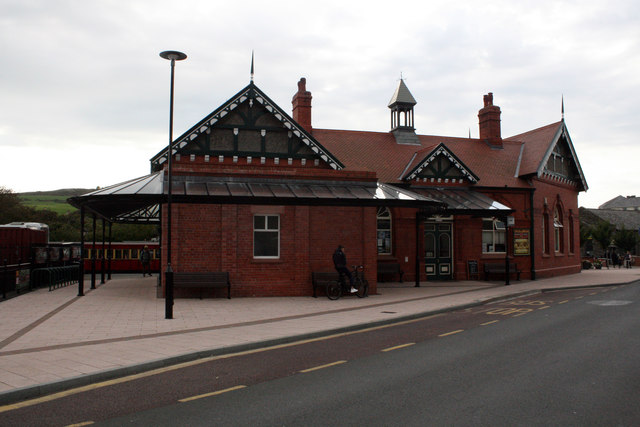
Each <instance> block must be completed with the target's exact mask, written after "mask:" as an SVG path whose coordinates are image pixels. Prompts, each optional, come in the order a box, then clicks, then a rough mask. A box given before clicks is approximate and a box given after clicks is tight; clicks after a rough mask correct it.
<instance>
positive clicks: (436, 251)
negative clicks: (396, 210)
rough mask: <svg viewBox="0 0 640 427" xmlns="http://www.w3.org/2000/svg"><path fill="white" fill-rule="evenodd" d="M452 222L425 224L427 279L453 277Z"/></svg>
mask: <svg viewBox="0 0 640 427" xmlns="http://www.w3.org/2000/svg"><path fill="white" fill-rule="evenodd" d="M452 249H453V248H452V243H451V224H450V223H440V222H426V223H425V224H424V262H425V267H424V268H425V272H426V273H427V280H449V279H451V274H452V271H451V254H452V253H453V251H452Z"/></svg>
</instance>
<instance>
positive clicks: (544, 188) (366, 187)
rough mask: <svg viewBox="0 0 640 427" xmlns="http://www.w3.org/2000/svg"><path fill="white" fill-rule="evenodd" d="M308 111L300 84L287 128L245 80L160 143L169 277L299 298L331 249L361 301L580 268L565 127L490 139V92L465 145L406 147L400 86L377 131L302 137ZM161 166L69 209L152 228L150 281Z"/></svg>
mask: <svg viewBox="0 0 640 427" xmlns="http://www.w3.org/2000/svg"><path fill="white" fill-rule="evenodd" d="M390 92H391V91H390ZM311 99H312V96H311V93H310V92H308V91H307V90H306V81H305V79H304V78H303V79H301V80H300V81H299V82H298V90H297V92H296V93H295V95H294V96H293V100H292V104H293V113H292V116H290V115H289V114H288V113H287V112H285V110H284V109H282V108H281V107H280V106H278V105H277V104H275V103H274V102H273V101H272V100H271V99H270V98H269V97H268V96H267V95H266V94H265V93H264V92H263V91H262V90H261V89H259V88H258V87H257V86H256V85H255V84H254V82H253V80H251V82H250V83H249V85H248V86H246V87H245V88H243V89H242V90H240V91H239V92H238V93H237V94H235V95H233V96H232V97H231V98H230V99H229V100H228V101H227V102H225V103H224V104H223V105H221V106H219V107H218V108H216V109H215V110H214V111H213V112H212V113H211V114H209V115H207V116H206V117H204V118H203V119H202V120H201V121H200V122H198V123H196V124H195V125H194V126H193V127H192V128H191V129H189V130H188V131H187V132H185V133H184V134H183V135H181V136H180V137H178V138H177V139H174V142H173V144H172V147H173V148H172V155H173V157H172V183H173V185H172V192H171V194H172V196H171V197H172V211H171V239H172V240H171V251H172V255H171V256H172V259H171V266H172V269H173V271H174V272H218V271H220V272H228V273H229V277H230V281H231V284H232V287H231V295H232V296H234V297H235V296H285V295H287V296H305V295H306V296H309V295H311V294H312V292H313V288H312V279H311V278H312V272H315V271H333V264H332V253H333V251H334V250H335V249H336V247H337V246H338V245H339V244H342V245H344V246H345V247H346V250H345V253H346V255H347V259H348V262H349V264H363V265H364V266H365V275H366V278H367V279H368V281H369V284H370V289H369V292H370V293H375V292H376V288H377V282H378V281H383V280H384V281H399V280H401V278H402V279H403V280H404V281H405V282H415V284H416V285H417V286H418V285H420V284H421V283H422V284H423V285H424V284H425V282H426V283H427V284H428V283H429V282H432V281H447V280H456V281H462V280H472V279H480V280H483V279H485V265H487V266H494V267H495V266H496V265H501V266H502V276H500V275H499V274H500V271H498V272H497V273H498V274H496V276H495V279H494V280H505V275H504V273H505V271H506V270H505V267H506V266H507V265H510V266H511V267H510V268H513V266H514V265H515V266H516V270H517V271H520V272H521V274H520V278H521V279H536V278H543V277H549V276H557V275H563V274H570V273H577V272H579V271H580V242H579V239H580V237H579V235H580V234H579V229H578V228H579V218H578V193H579V192H580V191H585V190H586V189H587V183H586V181H585V177H584V175H583V172H582V169H581V168H580V164H579V162H578V157H577V155H576V152H575V149H574V146H573V143H572V141H571V138H570V136H569V132H568V130H567V127H566V125H565V122H564V118H563V119H562V120H560V121H558V122H556V123H552V124H549V125H546V126H543V127H540V128H537V129H534V130H531V131H528V132H525V133H522V134H519V135H515V136H512V137H509V138H503V137H502V135H501V131H500V120H501V118H500V114H501V113H500V107H498V106H496V105H494V104H493V94H491V93H489V94H488V95H485V96H484V105H482V108H481V109H480V110H479V112H478V119H479V127H480V132H479V138H477V139H475V138H458V137H448V136H432V135H418V134H416V132H415V128H414V126H415V125H416V123H414V106H415V105H416V100H415V99H414V98H413V96H412V95H411V93H410V91H409V89H408V88H407V86H406V84H405V82H404V81H403V80H400V82H399V84H398V86H397V88H396V91H395V93H394V94H393V96H392V98H391V101H390V103H389V105H388V108H389V110H390V129H389V131H388V132H370V131H353V130H329V129H316V128H314V127H313V124H312V119H311ZM381 108H382V106H381ZM167 154H168V147H167V148H165V149H164V150H162V151H160V152H159V153H158V154H156V155H155V156H153V157H152V158H151V174H150V175H147V176H144V177H141V178H137V179H133V180H130V181H127V182H125V183H121V184H117V185H113V186H110V187H107V188H103V189H100V190H97V191H95V192H92V193H89V194H86V195H83V196H79V197H75V198H72V199H70V202H71V203H72V204H74V205H75V206H77V207H79V208H81V210H82V218H83V223H84V217H85V215H87V214H88V215H93V217H94V221H95V217H96V216H97V217H98V218H101V219H102V220H103V224H104V221H108V222H109V223H111V222H137V223H141V222H142V223H157V224H161V227H162V236H161V244H162V246H161V247H162V269H163V271H164V268H165V267H166V261H167V260H166V257H167V250H166V249H167V240H168V233H167V210H168V209H167V193H168V192H167V188H168V185H167V183H168V174H167V165H168V163H169V162H168V161H167V158H168V156H167ZM103 229H104V227H103ZM399 271H402V272H403V273H404V274H403V277H401V275H400V273H399ZM511 279H513V280H515V279H516V277H515V273H514V274H513V275H511ZM179 291H180V289H177V290H176V296H177V297H180V296H188V294H181V293H180V292H179ZM184 291H188V290H184Z"/></svg>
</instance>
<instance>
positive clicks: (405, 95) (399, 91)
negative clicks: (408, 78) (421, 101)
mask: <svg viewBox="0 0 640 427" xmlns="http://www.w3.org/2000/svg"><path fill="white" fill-rule="evenodd" d="M397 104H410V105H416V104H417V102H416V100H415V98H414V97H413V95H411V92H409V88H408V87H407V85H406V84H404V80H402V79H400V82H399V83H398V87H397V88H396V91H395V92H394V94H393V96H392V97H391V101H389V108H393V106H394V105H397Z"/></svg>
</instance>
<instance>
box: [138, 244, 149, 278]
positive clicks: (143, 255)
mask: <svg viewBox="0 0 640 427" xmlns="http://www.w3.org/2000/svg"><path fill="white" fill-rule="evenodd" d="M140 262H141V263H142V277H144V276H145V274H148V275H149V276H151V252H150V251H149V246H147V245H144V249H142V251H141V252H140Z"/></svg>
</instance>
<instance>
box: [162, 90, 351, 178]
mask: <svg viewBox="0 0 640 427" xmlns="http://www.w3.org/2000/svg"><path fill="white" fill-rule="evenodd" d="M245 102H246V103H249V104H250V105H253V103H254V102H258V103H259V104H262V105H263V106H264V107H265V108H266V110H267V111H268V112H269V113H271V114H272V115H273V117H274V118H275V119H276V120H278V121H279V122H280V123H281V124H282V126H283V127H284V128H286V129H288V130H290V131H291V132H293V134H294V135H295V136H296V137H298V138H300V140H301V141H302V142H303V143H304V144H305V145H307V146H308V147H309V148H310V149H311V150H312V151H313V152H314V153H316V154H317V156H318V157H319V158H320V159H322V160H323V161H324V162H326V163H327V164H328V165H329V166H330V167H331V168H333V169H336V170H340V169H342V168H344V165H343V164H342V163H341V162H340V161H339V160H338V159H337V158H336V157H335V156H334V155H333V154H331V153H330V152H329V151H328V150H327V149H326V148H324V147H323V146H322V145H321V144H320V143H319V142H318V141H317V140H316V139H315V138H314V137H313V136H312V135H311V134H310V133H308V132H307V131H306V130H305V129H304V128H302V127H301V126H300V125H298V124H297V123H296V122H295V121H294V120H293V119H292V118H291V117H290V116H289V115H288V114H287V113H285V112H284V110H282V109H281V108H280V107H279V106H278V105H277V104H276V103H275V102H273V101H272V100H271V99H270V98H269V97H268V96H267V95H266V94H265V93H264V92H262V90H260V89H259V88H258V87H257V86H256V85H255V84H254V83H253V82H251V83H249V85H248V86H246V87H245V88H244V89H242V90H241V91H240V92H238V93H237V94H235V95H234V96H232V97H231V98H230V99H229V100H228V101H227V102H225V103H224V104H222V105H221V106H220V107H218V108H217V109H215V110H214V111H213V112H211V113H210V114H209V115H207V116H206V117H205V118H203V119H202V120H200V121H199V122H198V123H197V124H196V125H194V126H193V127H191V128H190V129H189V130H187V131H186V132H185V133H183V134H182V135H180V136H179V137H178V138H177V139H175V140H174V141H173V149H172V153H173V154H174V155H175V154H180V152H181V150H182V149H184V148H185V147H186V146H187V145H188V144H189V142H191V141H194V140H195V139H196V138H198V136H200V135H202V134H204V133H207V132H209V131H210V128H211V127H215V126H216V123H218V122H219V121H220V120H221V119H222V118H223V117H225V116H226V115H227V114H229V113H230V112H231V111H233V110H235V109H236V108H237V107H239V106H240V105H242V104H243V103H245ZM167 148H168V147H165V148H164V149H163V150H162V151H160V152H159V153H158V154H156V155H155V156H153V157H152V158H151V164H152V165H155V166H159V165H162V164H163V163H164V162H166V161H167Z"/></svg>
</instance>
